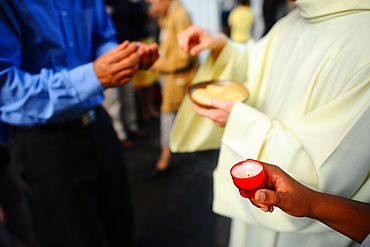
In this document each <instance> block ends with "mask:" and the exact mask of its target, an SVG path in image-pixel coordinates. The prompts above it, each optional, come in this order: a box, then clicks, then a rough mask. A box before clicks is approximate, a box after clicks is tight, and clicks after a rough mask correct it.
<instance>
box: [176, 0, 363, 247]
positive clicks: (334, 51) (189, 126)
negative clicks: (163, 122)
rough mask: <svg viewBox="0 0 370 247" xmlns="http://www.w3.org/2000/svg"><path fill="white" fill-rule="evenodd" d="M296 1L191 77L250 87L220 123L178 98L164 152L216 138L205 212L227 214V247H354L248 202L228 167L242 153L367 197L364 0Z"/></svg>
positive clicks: (318, 184)
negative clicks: (257, 37)
mask: <svg viewBox="0 0 370 247" xmlns="http://www.w3.org/2000/svg"><path fill="white" fill-rule="evenodd" d="M296 5H297V8H296V9H295V10H293V11H292V12H291V13H290V14H289V15H288V16H287V17H285V18H283V19H282V20H281V21H279V22H278V23H277V24H276V25H275V27H274V28H273V29H272V30H271V32H270V33H269V34H268V36H266V37H265V38H263V39H262V40H261V41H259V42H258V43H256V44H255V45H252V46H249V47H247V46H244V47H239V46H236V45H235V44H233V43H231V42H229V43H228V44H227V45H226V46H225V48H224V49H223V51H222V53H221V54H220V56H219V57H218V59H217V60H216V61H213V60H212V58H211V57H209V58H208V60H207V61H206V63H205V64H203V65H202V67H201V68H200V70H199V73H198V74H197V76H196V78H195V80H194V81H202V80H208V79H212V78H224V79H233V80H235V81H239V82H244V83H245V85H246V87H247V88H248V89H249V91H250V98H249V100H248V101H247V102H246V104H243V103H236V104H235V106H234V107H233V109H232V112H231V114H230V117H229V120H228V122H227V125H226V126H225V128H224V129H221V128H216V127H214V126H213V125H212V123H211V121H210V120H208V119H205V118H202V117H199V116H196V115H195V114H194V112H192V111H191V109H190V107H189V99H188V98H186V100H184V102H183V104H182V105H181V107H180V111H179V113H178V117H177V119H176V122H175V125H174V129H173V133H172V139H171V149H172V151H174V152H188V151H195V150H205V149H209V148H217V147H218V145H219V144H220V142H219V141H218V140H219V139H220V138H221V137H222V141H221V151H220V157H219V161H218V165H217V168H216V170H215V171H214V202H213V210H214V212H216V213H218V214H220V215H224V216H227V217H230V218H232V229H231V236H230V246H233V247H234V246H240V247H241V246H243V247H244V246H251V247H270V246H276V247H290V246H291V247H315V246H317V247H331V246H332V247H341V246H350V245H353V244H354V243H353V242H351V241H350V240H349V239H348V238H346V237H344V236H343V235H341V234H339V233H337V232H335V231H334V230H332V229H330V228H328V227H326V226H325V225H323V224H321V223H320V222H317V221H314V220H311V219H307V218H296V217H291V216H289V215H287V214H285V213H283V212H282V211H280V210H279V209H276V210H275V211H274V212H273V213H271V214H270V213H264V212H262V211H261V210H259V209H257V208H255V207H254V206H252V204H251V203H250V202H249V201H248V200H246V199H244V198H242V197H241V196H240V195H239V193H238V190H237V188H236V187H235V186H234V185H233V182H232V180H231V177H230V172H229V170H230V168H231V166H232V165H233V164H235V163H236V162H238V161H240V160H243V159H246V158H254V159H260V160H263V161H266V162H269V163H273V164H276V165H279V166H280V167H281V168H282V169H284V170H285V171H286V172H288V173H289V174H290V175H292V176H293V177H294V178H296V179H297V180H299V181H300V182H302V183H304V184H305V185H308V186H310V187H311V188H314V189H316V190H319V191H325V192H328V193H332V194H336V195H340V196H343V197H348V198H352V199H357V200H361V201H365V202H370V179H369V170H370V29H369V24H370V0H298V1H296ZM208 137H209V139H208ZM348 223H349V224H350V222H348ZM355 245H356V244H355Z"/></svg>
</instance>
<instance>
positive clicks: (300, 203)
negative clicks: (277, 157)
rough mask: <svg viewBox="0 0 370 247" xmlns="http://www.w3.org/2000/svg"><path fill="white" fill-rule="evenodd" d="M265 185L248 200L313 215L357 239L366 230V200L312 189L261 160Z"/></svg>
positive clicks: (369, 226) (369, 224) (369, 212)
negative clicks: (362, 200)
mask: <svg viewBox="0 0 370 247" xmlns="http://www.w3.org/2000/svg"><path fill="white" fill-rule="evenodd" d="M264 171H265V176H266V178H265V187H266V188H268V189H260V190H258V191H257V192H256V194H255V196H254V198H251V199H250V201H251V202H252V204H253V205H255V206H256V207H259V208H261V209H262V210H263V211H265V212H272V211H273V210H274V207H279V208H280V209H281V210H283V211H284V212H285V213H287V214H289V215H292V216H296V217H309V218H312V219H316V220H319V221H321V222H322V223H324V224H326V225H327V226H329V227H331V228H333V229H334V230H336V231H338V232H340V233H342V234H344V235H346V236H347V237H349V238H351V239H353V240H354V241H356V242H358V243H361V242H362V241H363V240H364V239H365V238H366V236H367V235H368V234H369V232H370V204H369V203H364V202H360V201H355V200H351V199H347V198H343V197H339V196H335V195H330V194H326V193H321V192H318V191H315V190H312V189H310V188H308V187H306V186H304V185H303V184H301V183H299V182H298V181H296V180H295V179H294V178H292V177H291V176H289V175H288V174H287V173H285V172H284V171H283V170H282V169H281V168H279V167H278V166H275V165H271V164H267V163H264Z"/></svg>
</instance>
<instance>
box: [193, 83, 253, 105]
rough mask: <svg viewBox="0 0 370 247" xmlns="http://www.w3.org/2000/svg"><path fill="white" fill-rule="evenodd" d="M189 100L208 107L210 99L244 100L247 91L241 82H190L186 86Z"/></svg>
mask: <svg viewBox="0 0 370 247" xmlns="http://www.w3.org/2000/svg"><path fill="white" fill-rule="evenodd" d="M188 94H189V96H190V98H191V100H192V101H193V102H194V103H196V104H197V105H199V106H202V107H205V108H210V107H211V106H212V105H211V100H212V99H213V98H219V99H223V100H233V101H238V102H244V101H246V100H247V99H248V96H249V92H248V89H246V88H245V87H244V86H243V85H242V84H241V83H237V82H233V81H229V80H213V81H205V82H200V83H197V84H192V85H190V86H189V87H188Z"/></svg>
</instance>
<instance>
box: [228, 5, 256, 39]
mask: <svg viewBox="0 0 370 247" xmlns="http://www.w3.org/2000/svg"><path fill="white" fill-rule="evenodd" d="M238 4H239V5H238V6H237V7H235V8H234V9H233V10H232V11H231V12H230V15H229V18H228V24H229V27H230V38H231V39H232V40H234V41H236V42H240V43H245V42H247V41H249V40H250V39H251V37H252V26H253V21H254V16H253V12H252V9H251V8H250V1H249V0H238Z"/></svg>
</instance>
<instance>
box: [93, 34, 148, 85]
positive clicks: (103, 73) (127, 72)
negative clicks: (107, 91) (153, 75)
mask: <svg viewBox="0 0 370 247" xmlns="http://www.w3.org/2000/svg"><path fill="white" fill-rule="evenodd" d="M139 46H140V43H137V42H132V43H130V42H128V41H125V42H123V43H121V44H120V45H118V46H116V47H115V48H113V49H112V50H110V51H108V52H106V53H104V54H103V55H102V56H100V57H99V58H97V59H96V60H95V61H94V70H95V73H96V75H97V77H98V78H99V80H100V83H101V84H102V85H103V86H104V87H105V88H108V87H114V86H119V85H122V84H124V83H126V82H129V81H130V80H131V79H132V77H133V76H134V75H135V73H136V72H137V70H138V69H139V65H140V60H141V57H140V54H139V53H138V49H139Z"/></svg>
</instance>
